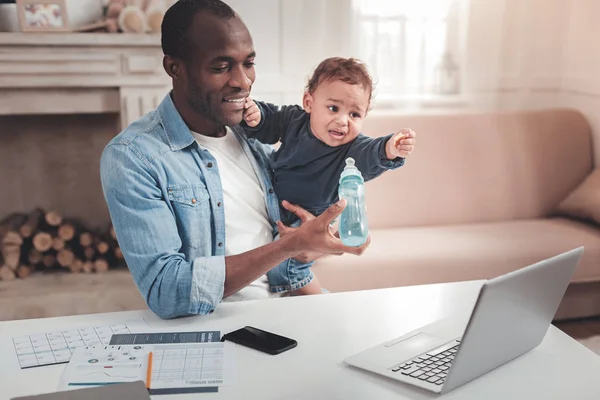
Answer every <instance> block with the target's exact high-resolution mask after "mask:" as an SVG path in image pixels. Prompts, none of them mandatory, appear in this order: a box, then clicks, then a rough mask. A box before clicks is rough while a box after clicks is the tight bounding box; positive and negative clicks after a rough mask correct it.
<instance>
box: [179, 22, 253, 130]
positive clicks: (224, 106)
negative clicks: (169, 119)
mask: <svg viewBox="0 0 600 400" xmlns="http://www.w3.org/2000/svg"><path fill="white" fill-rule="evenodd" d="M188 34H189V37H190V40H191V41H192V43H193V47H192V48H193V51H192V54H190V57H189V58H190V60H189V61H187V62H186V65H185V70H186V78H187V82H186V83H187V84H186V85H185V91H186V98H187V101H188V103H189V105H190V107H191V108H192V109H193V110H194V111H195V112H197V113H198V114H200V115H202V116H203V117H204V118H206V119H208V120H211V121H213V122H214V123H215V124H217V125H226V126H232V125H237V124H239V123H240V122H241V121H242V115H243V111H244V101H245V100H246V98H247V97H248V96H249V95H250V90H251V88H252V84H253V83H254V79H255V71H254V57H255V52H254V45H253V43H252V37H251V36H250V33H249V32H248V29H247V28H246V25H244V23H243V22H242V21H241V20H240V19H239V18H237V17H236V18H230V19H222V18H218V17H216V16H214V15H212V14H210V13H205V12H200V13H198V14H196V16H195V17H194V23H193V24H192V26H191V27H190V29H189V32H188Z"/></svg>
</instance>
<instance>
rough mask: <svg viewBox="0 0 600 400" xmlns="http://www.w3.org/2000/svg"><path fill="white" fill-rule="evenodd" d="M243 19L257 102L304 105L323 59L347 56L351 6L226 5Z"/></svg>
mask: <svg viewBox="0 0 600 400" xmlns="http://www.w3.org/2000/svg"><path fill="white" fill-rule="evenodd" d="M226 2H227V3H228V4H229V5H230V6H231V7H232V8H233V9H234V10H235V11H237V13H238V14H240V16H241V17H242V19H243V20H244V22H245V23H246V25H247V26H248V29H249V30H250V33H251V34H252V38H253V40H254V47H255V49H256V52H257V58H256V72H257V79H256V82H255V84H254V88H253V93H254V96H255V97H257V98H260V99H261V100H266V101H272V102H276V103H286V104H290V103H300V102H301V101H302V93H303V90H304V86H305V85H306V82H307V79H308V76H309V75H310V73H311V72H312V70H313V69H314V68H315V67H316V66H317V64H318V63H319V62H320V61H321V60H322V59H324V58H326V57H330V56H332V55H340V54H343V53H344V52H346V53H347V52H348V51H347V46H348V43H349V42H348V37H349V32H350V27H349V24H348V22H347V21H348V20H349V18H350V16H351V0H327V1H322V0H300V1H296V0H252V1H248V0H226Z"/></svg>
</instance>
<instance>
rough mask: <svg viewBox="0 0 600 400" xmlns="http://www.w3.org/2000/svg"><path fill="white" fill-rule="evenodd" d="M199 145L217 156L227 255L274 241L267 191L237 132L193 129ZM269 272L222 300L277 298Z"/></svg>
mask: <svg viewBox="0 0 600 400" xmlns="http://www.w3.org/2000/svg"><path fill="white" fill-rule="evenodd" d="M192 134H193V135H194V138H195V139H196V141H197V142H198V144H199V145H200V147H202V148H205V149H207V150H208V151H209V152H210V154H211V155H212V156H213V157H214V158H215V160H216V162H217V167H218V168H219V175H220V176H221V185H222V187H223V202H222V203H223V212H224V213H225V256H231V255H236V254H240V253H244V252H246V251H248V250H252V249H255V248H257V247H260V246H263V245H265V244H268V243H271V242H272V241H273V231H272V228H271V224H270V223H269V217H268V215H267V207H266V204H265V193H264V192H263V190H262V187H261V186H260V182H259V181H258V177H257V176H256V174H255V172H254V169H253V168H252V165H251V164H250V161H249V160H248V157H247V156H246V154H245V153H244V150H243V149H242V146H241V145H240V143H239V142H238V140H237V138H236V137H235V134H234V133H233V132H232V131H231V129H229V128H227V133H226V134H225V136H223V137H219V138H215V137H209V136H204V135H201V134H198V133H196V132H192ZM268 287H269V286H268V281H267V277H266V275H263V276H261V277H260V278H258V279H257V280H256V281H254V282H253V283H251V284H250V285H249V286H247V287H245V288H244V289H242V290H240V291H239V292H237V293H234V294H232V295H231V296H229V297H227V298H225V299H223V301H239V300H255V299H264V298H268V297H274V296H275V294H274V293H271V292H270V291H269V288H268Z"/></svg>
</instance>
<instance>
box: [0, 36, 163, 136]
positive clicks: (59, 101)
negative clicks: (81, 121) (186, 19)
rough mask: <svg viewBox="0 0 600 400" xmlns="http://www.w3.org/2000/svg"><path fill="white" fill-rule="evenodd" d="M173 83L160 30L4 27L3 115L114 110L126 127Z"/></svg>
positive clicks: (0, 63) (0, 58) (0, 42)
mask: <svg viewBox="0 0 600 400" xmlns="http://www.w3.org/2000/svg"><path fill="white" fill-rule="evenodd" d="M169 88H170V81H169V78H168V76H167V75H166V73H165V72H164V70H163V67H162V51H161V47H160V36H158V35H144V34H141V35H136V34H114V33H113V34H109V33H0V115H14V114H17V115H19V114H21V115H27V114H81V113H112V112H116V113H119V114H120V122H121V126H122V127H124V126H126V125H128V124H129V123H131V122H133V121H134V120H136V119H137V118H139V117H140V116H142V115H143V114H145V113H147V112H148V111H150V110H152V109H154V108H155V107H156V106H157V105H158V103H159V102H160V101H161V100H162V98H163V97H164V96H165V94H166V93H167V92H168V90H169Z"/></svg>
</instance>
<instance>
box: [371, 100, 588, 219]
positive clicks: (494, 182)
mask: <svg viewBox="0 0 600 400" xmlns="http://www.w3.org/2000/svg"><path fill="white" fill-rule="evenodd" d="M403 127H406V128H412V129H414V130H415V131H416V132H417V144H416V146H415V150H414V152H413V153H412V154H411V156H410V157H409V158H408V159H407V161H406V164H405V165H404V166H403V167H402V168H399V169H397V170H395V171H389V172H386V173H385V174H383V175H382V176H381V177H379V178H377V179H374V180H372V181H370V182H367V184H366V200H367V207H368V212H369V224H370V226H371V227H372V228H396V227H398V226H404V227H407V226H432V225H454V224H462V223H469V224H475V223H483V222H501V221H508V220H519V219H520V220H522V219H535V218H542V217H548V216H549V215H550V213H551V212H553V211H554V210H555V209H556V206H557V205H558V204H559V203H560V202H561V201H562V200H563V199H564V198H565V197H566V196H567V195H568V194H569V193H570V192H571V191H572V190H573V189H575V188H576V187H577V185H579V183H580V182H581V181H582V180H583V179H584V178H585V176H587V175H588V174H589V173H590V171H591V170H592V169H593V166H592V145H591V140H592V136H591V129H590V126H589V124H588V122H587V120H586V119H585V118H584V117H583V115H581V113H579V112H577V111H574V110H540V111H519V112H513V111H511V112H490V113H479V114H472V115H465V114H448V115H443V114H440V115H402V114H400V113H395V114H387V113H375V112H373V113H372V114H371V115H369V117H368V118H367V119H366V120H365V125H364V131H365V133H367V134H368V135H371V136H382V135H386V134H388V133H390V132H393V131H396V130H398V129H400V128H403ZM565 138H568V140H566V139H565Z"/></svg>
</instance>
